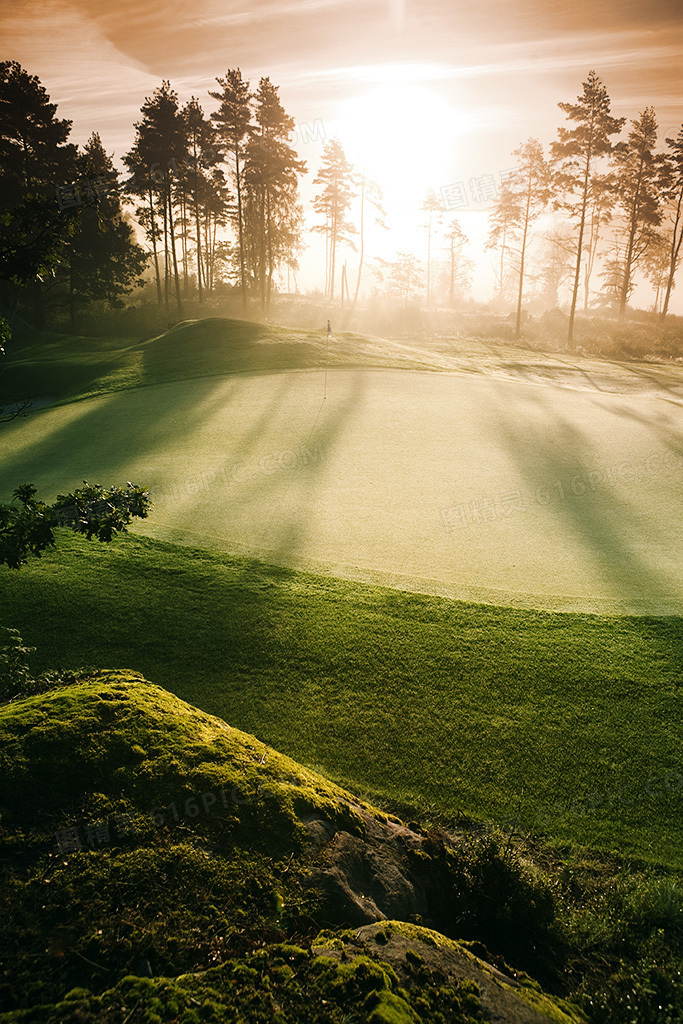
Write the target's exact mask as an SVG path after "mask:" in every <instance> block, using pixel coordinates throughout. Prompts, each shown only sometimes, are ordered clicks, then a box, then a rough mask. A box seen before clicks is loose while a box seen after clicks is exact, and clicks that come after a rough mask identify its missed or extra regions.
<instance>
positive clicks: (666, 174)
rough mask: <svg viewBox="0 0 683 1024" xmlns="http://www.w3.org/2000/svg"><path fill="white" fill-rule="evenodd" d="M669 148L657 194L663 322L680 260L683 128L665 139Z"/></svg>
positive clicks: (682, 249) (682, 256)
mask: <svg viewBox="0 0 683 1024" xmlns="http://www.w3.org/2000/svg"><path fill="white" fill-rule="evenodd" d="M666 144H667V146H668V147H669V149H670V151H671V152H670V153H667V154H666V156H665V157H664V160H663V161H662V164H661V169H660V192H661V195H662V200H663V202H664V208H665V211H666V214H667V228H668V240H669V264H668V271H667V277H666V285H665V292H664V301H663V303H662V312H661V317H662V320H663V319H664V318H665V316H666V314H667V310H668V309H669V300H670V299H671V292H672V290H673V287H674V282H675V278H676V272H677V270H678V267H679V266H680V263H681V260H682V259H683V247H682V244H683V125H681V128H680V130H679V132H678V135H677V137H676V138H675V139H667V140H666Z"/></svg>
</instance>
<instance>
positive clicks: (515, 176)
mask: <svg viewBox="0 0 683 1024" xmlns="http://www.w3.org/2000/svg"><path fill="white" fill-rule="evenodd" d="M513 155H514V156H516V157H517V158H518V161H517V167H516V168H515V171H514V172H513V173H512V174H511V175H510V177H509V178H508V179H507V180H506V185H507V191H508V193H509V195H510V197H511V200H510V201H511V203H513V202H514V203H516V214H515V215H514V217H513V219H512V223H511V227H512V231H513V234H514V236H515V238H516V240H517V241H518V245H517V246H516V247H515V251H516V253H517V256H518V259H519V262H518V274H519V283H518V286H517V316H516V322H515V337H516V338H519V337H520V335H521V333H522V298H523V294H524V275H525V271H526V263H527V257H528V252H529V245H530V242H531V229H532V227H533V225H534V223H535V221H536V220H537V219H538V218H539V217H540V216H541V214H542V213H544V212H545V211H546V210H547V208H548V203H549V202H550V197H551V188H550V168H549V166H548V163H547V161H546V159H545V157H544V155H543V147H542V146H541V143H540V142H539V141H538V139H528V141H527V142H525V143H524V144H523V145H522V146H520V147H519V148H518V149H516V150H515V151H514V154H513Z"/></svg>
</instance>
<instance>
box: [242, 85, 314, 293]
mask: <svg viewBox="0 0 683 1024" xmlns="http://www.w3.org/2000/svg"><path fill="white" fill-rule="evenodd" d="M293 129H294V120H293V118H291V117H290V116H289V115H288V114H287V113H285V110H284V108H283V106H282V103H281V102H280V98H279V96H278V90H277V87H276V86H274V85H273V84H272V82H271V81H270V79H269V78H262V79H261V80H260V82H259V87H258V89H257V91H256V94H255V109H254V131H253V133H251V135H250V137H249V139H248V141H247V144H246V148H245V156H244V195H243V201H244V218H245V250H246V260H247V262H248V265H249V269H250V272H251V274H252V278H253V280H254V285H255V289H256V292H257V294H258V295H259V298H260V303H261V308H262V309H266V308H267V307H268V306H269V304H270V298H271V293H272V288H273V278H274V275H275V271H276V270H277V268H278V267H279V266H282V265H286V264H287V263H288V262H289V261H291V259H292V258H293V257H294V255H295V253H296V252H297V251H298V250H299V248H300V247H301V222H302V211H301V206H300V204H299V180H298V179H299V175H301V174H303V173H304V172H305V170H306V164H305V163H304V162H303V160H300V159H299V158H298V156H297V154H296V152H295V151H294V150H293V149H292V147H291V146H290V144H289V137H290V134H291V132H292V131H293Z"/></svg>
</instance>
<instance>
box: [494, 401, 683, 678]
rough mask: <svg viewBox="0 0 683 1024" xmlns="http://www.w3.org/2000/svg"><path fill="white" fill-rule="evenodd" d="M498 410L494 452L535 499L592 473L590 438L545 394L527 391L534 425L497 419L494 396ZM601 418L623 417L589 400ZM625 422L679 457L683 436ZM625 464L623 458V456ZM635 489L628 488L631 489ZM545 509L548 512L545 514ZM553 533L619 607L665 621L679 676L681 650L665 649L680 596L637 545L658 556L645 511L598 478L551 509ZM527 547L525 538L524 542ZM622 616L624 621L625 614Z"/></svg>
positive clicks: (663, 539)
mask: <svg viewBox="0 0 683 1024" xmlns="http://www.w3.org/2000/svg"><path fill="white" fill-rule="evenodd" d="M500 398H501V400H500V402H499V403H498V404H497V406H496V408H495V410H492V413H491V415H492V420H493V422H494V424H495V431H496V434H497V436H498V438H499V439H500V442H501V444H502V445H503V447H504V449H505V450H506V451H507V453H508V454H509V455H510V456H511V457H512V459H513V461H514V464H515V466H516V468H517V470H518V471H519V473H520V475H521V477H522V479H524V480H525V481H526V482H527V484H528V486H529V487H530V488H531V489H532V490H533V491H536V489H537V488H541V487H543V486H544V485H547V482H548V480H555V479H559V480H561V479H566V478H567V474H568V473H569V474H571V475H572V477H578V478H579V479H580V480H581V481H582V482H583V481H585V480H587V479H589V478H590V473H591V471H594V468H595V453H594V447H593V437H594V435H592V434H586V433H585V432H584V431H583V430H582V429H581V427H580V426H578V425H577V424H576V422H574V421H572V420H570V419H568V418H567V416H565V415H563V414H562V413H561V412H559V411H558V410H557V408H554V407H553V405H552V402H551V401H550V400H549V398H548V396H547V394H546V393H545V392H544V391H542V390H540V389H539V390H538V391H536V390H534V391H533V393H531V394H530V395H529V399H530V401H532V402H534V403H535V404H536V405H537V406H538V408H539V410H540V411H541V412H542V414H543V418H542V420H541V422H540V423H535V422H534V423H520V422H518V421H516V420H515V419H513V418H512V417H511V416H506V415H505V395H504V393H503V392H502V390H500ZM589 401H591V404H594V405H595V406H596V408H598V409H600V410H601V412H602V413H604V412H605V411H607V412H609V413H611V414H612V415H614V416H617V417H621V416H624V415H627V414H628V411H627V407H617V408H616V409H613V408H612V406H609V407H607V406H605V405H604V403H602V402H601V400H600V399H599V398H597V397H596V398H595V399H594V400H590V399H589ZM632 415H633V417H634V418H635V419H636V420H637V422H638V423H640V424H642V426H643V427H645V428H646V429H651V430H652V431H653V432H654V433H655V435H656V438H657V440H658V441H659V443H660V444H662V445H664V446H667V447H669V448H670V450H672V451H675V452H677V454H680V452H681V451H682V450H683V435H682V434H681V433H680V431H678V430H677V429H674V428H672V427H670V426H666V427H663V426H661V425H657V424H652V423H651V422H649V421H648V420H642V419H641V417H640V414H638V413H633V414H632ZM624 454H625V456H627V457H628V455H629V453H628V452H625V453H624ZM637 482H638V481H636V480H634V481H633V483H632V484H631V488H633V487H634V486H635V485H636V483H637ZM549 507H550V506H549ZM552 510H553V513H554V516H555V518H556V520H557V524H558V528H559V529H560V530H561V531H564V530H569V531H570V532H571V534H573V535H574V536H575V537H576V538H577V540H578V542H579V543H580V545H581V547H582V548H583V549H584V550H585V552H586V554H587V555H588V556H589V557H590V559H591V562H592V564H593V565H595V566H596V567H597V569H598V570H599V572H600V574H601V576H602V577H603V579H604V580H605V581H606V582H607V583H608V585H609V586H610V589H611V590H612V591H613V592H614V593H615V595H616V597H617V599H618V600H619V599H622V600H623V601H624V606H625V607H628V608H630V609H631V612H630V613H631V614H633V609H635V608H636V607H637V608H638V611H639V613H640V614H644V615H646V616H647V617H648V618H650V617H655V616H658V615H660V614H661V610H662V609H665V610H666V611H665V612H664V614H666V615H669V614H671V615H672V616H673V617H672V619H671V620H670V621H667V622H666V623H665V625H664V626H663V628H662V631H661V637H662V643H663V645H664V647H665V649H666V650H667V651H668V653H669V655H670V656H672V657H673V658H674V659H675V664H676V667H677V668H679V669H680V668H681V667H682V666H681V648H680V646H678V645H677V644H671V642H670V639H671V626H672V623H677V624H678V627H677V630H675V633H676V635H680V628H681V626H683V620H681V618H680V609H681V595H680V588H679V587H677V586H676V585H675V582H674V581H673V570H674V569H675V566H674V564H673V560H672V574H671V575H670V576H669V575H667V574H665V573H664V572H662V571H661V569H659V568H658V567H657V566H655V565H653V564H652V561H651V560H649V559H648V558H647V556H646V553H645V550H644V548H645V545H646V544H651V543H652V541H653V540H654V541H655V542H658V544H659V546H660V547H661V549H663V550H664V549H665V548H666V545H667V541H669V537H668V534H665V533H664V532H663V529H664V528H663V526H662V525H661V524H657V522H655V521H653V519H652V518H651V517H650V516H649V515H648V512H647V508H643V507H642V502H641V507H640V508H639V507H638V503H637V502H636V501H629V500H628V499H627V498H626V497H625V495H624V488H623V487H622V488H621V490H620V491H619V490H617V488H616V486H614V483H612V484H610V481H609V479H606V478H605V477H603V478H602V479H601V480H600V485H599V489H596V491H595V493H591V491H590V489H589V488H588V487H586V486H585V484H584V486H583V488H581V492H580V493H578V494H572V493H567V494H565V497H564V500H562V501H557V502H554V503H553V505H552ZM530 541H531V543H532V544H533V537H531V538H530ZM627 614H628V613H627Z"/></svg>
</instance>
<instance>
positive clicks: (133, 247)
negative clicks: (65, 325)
mask: <svg viewBox="0 0 683 1024" xmlns="http://www.w3.org/2000/svg"><path fill="white" fill-rule="evenodd" d="M76 169H77V174H78V177H77V183H78V184H79V186H80V195H81V197H82V198H83V201H84V205H83V207H82V209H81V210H80V211H79V214H78V218H77V220H76V222H75V224H74V230H73V232H72V234H71V236H70V237H69V239H68V242H67V246H66V260H65V263H66V267H65V270H66V274H67V277H68V288H69V316H70V319H71V323H72V326H73V325H74V323H75V313H76V305H77V303H78V302H81V303H82V302H84V301H88V300H91V299H104V300H106V301H108V302H109V303H110V304H112V305H116V304H117V303H120V301H121V299H120V297H121V296H122V295H125V294H126V293H127V292H129V291H130V289H131V287H132V286H133V285H134V283H135V282H136V280H137V279H138V278H139V276H140V274H141V273H142V271H143V269H144V267H145V264H146V263H147V259H148V256H147V253H146V252H145V251H144V250H143V249H141V248H140V246H139V245H138V244H137V243H136V241H135V234H134V232H133V229H132V228H131V226H130V224H128V223H127V222H126V220H125V219H124V217H123V214H122V211H121V201H120V198H119V194H118V177H119V175H118V171H117V170H116V168H115V167H114V165H113V163H112V160H111V157H110V156H109V155H108V154H107V153H106V152H105V150H104V147H103V146H102V141H101V139H100V137H99V135H98V134H97V133H96V132H95V133H93V135H92V136H91V137H90V139H89V140H88V142H87V143H86V145H85V147H84V149H83V152H82V153H80V154H79V155H78V157H77V159H76Z"/></svg>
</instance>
